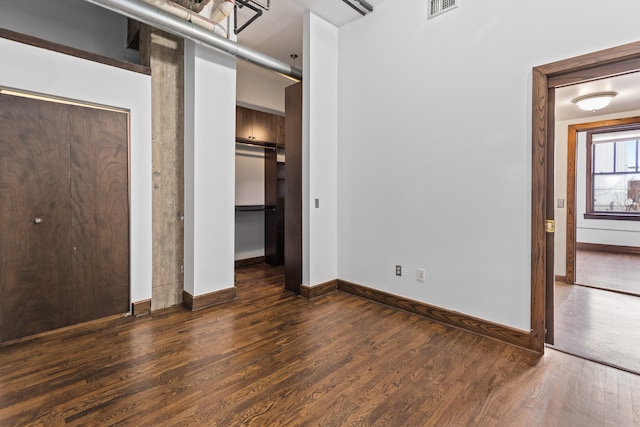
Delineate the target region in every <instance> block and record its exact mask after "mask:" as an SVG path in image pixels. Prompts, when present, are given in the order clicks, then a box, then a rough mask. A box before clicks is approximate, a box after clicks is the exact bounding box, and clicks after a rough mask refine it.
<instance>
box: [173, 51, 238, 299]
mask: <svg viewBox="0 0 640 427" xmlns="http://www.w3.org/2000/svg"><path fill="white" fill-rule="evenodd" d="M184 58H185V59H184V61H185V71H184V74H185V94H184V99H185V107H184V116H185V148H184V158H185V167H184V169H185V170H184V175H185V176H184V182H185V223H184V227H185V242H184V246H185V254H184V256H185V264H184V290H185V291H187V292H189V293H190V294H191V295H193V296H197V295H203V294H207V293H210V292H214V291H218V290H221V289H227V288H232V287H233V286H234V277H233V271H234V262H233V261H234V260H233V258H234V255H233V253H234V218H235V208H234V203H235V200H234V199H235V191H234V188H235V114H236V99H235V91H236V69H235V68H236V67H235V66H236V61H235V58H233V57H231V56H228V55H224V54H220V53H217V52H214V51H213V50H211V49H209V48H206V47H204V46H202V45H199V44H195V43H193V42H190V41H187V40H185V53H184Z"/></svg>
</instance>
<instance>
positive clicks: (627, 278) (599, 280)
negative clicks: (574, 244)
mask: <svg viewBox="0 0 640 427" xmlns="http://www.w3.org/2000/svg"><path fill="white" fill-rule="evenodd" d="M576 283H578V284H581V285H587V286H594V287H597V288H602V289H610V290H613V291H617V292H623V293H627V294H633V295H638V296H640V255H635V254H621V253H611V252H601V251H592V250H576Z"/></svg>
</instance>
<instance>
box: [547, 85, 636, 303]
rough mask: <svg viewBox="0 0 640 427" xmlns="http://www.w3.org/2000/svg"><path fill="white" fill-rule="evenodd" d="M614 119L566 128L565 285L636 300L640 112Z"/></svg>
mask: <svg viewBox="0 0 640 427" xmlns="http://www.w3.org/2000/svg"><path fill="white" fill-rule="evenodd" d="M615 79H616V81H617V83H616V84H617V85H618V87H621V88H623V87H624V85H626V84H634V85H637V82H636V80H640V73H634V74H632V75H626V76H621V77H616V78H615ZM621 80H622V83H620V82H621ZM624 80H627V81H626V82H625V81H624ZM634 82H635V83H634ZM560 90H562V89H560ZM622 90H624V89H622ZM611 115H612V114H609V116H611ZM616 115H622V116H623V117H622V118H607V119H606V120H597V121H589V122H585V123H577V124H570V125H568V126H566V127H567V130H568V134H567V138H566V140H567V149H566V152H567V165H570V167H568V168H567V174H566V176H567V181H566V182H567V186H566V187H567V192H566V194H567V203H566V204H567V212H566V218H567V219H566V224H567V236H566V239H565V241H566V265H565V271H566V282H567V283H569V284H579V285H583V286H590V287H594V288H597V289H605V290H609V291H613V292H620V293H623V294H629V295H635V296H640V221H638V220H640V203H639V202H638V201H639V200H640V191H638V190H637V189H638V188H640V179H639V178H640V173H639V171H640V169H639V165H638V146H639V145H640V117H638V115H640V110H635V111H630V112H629V111H625V112H621V113H617V114H615V113H614V114H613V116H616ZM559 126H562V122H560V123H559ZM557 133H561V132H557ZM559 142H561V141H559ZM559 145H560V146H561V145H562V144H559ZM560 146H559V147H558V150H561V149H562V148H561V147H560ZM561 169H562V168H561V167H560V166H558V168H557V170H558V171H559V170H561ZM558 181H561V180H556V182H558ZM559 197H560V196H559ZM561 246H562V245H557V247H561ZM560 269H562V266H560Z"/></svg>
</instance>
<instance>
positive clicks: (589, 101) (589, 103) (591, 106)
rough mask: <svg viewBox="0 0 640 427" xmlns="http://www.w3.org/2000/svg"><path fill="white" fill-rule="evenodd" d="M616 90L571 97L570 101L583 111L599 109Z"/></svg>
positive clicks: (605, 104) (608, 101) (611, 97)
mask: <svg viewBox="0 0 640 427" xmlns="http://www.w3.org/2000/svg"><path fill="white" fill-rule="evenodd" d="M617 94H618V93H617V92H598V93H592V94H589V95H582V96H579V97H577V98H573V99H572V100H571V102H573V103H574V104H576V105H577V106H578V107H580V108H581V109H583V110H585V111H597V110H600V109H602V108H604V107H606V106H607V105H609V103H610V102H611V100H612V99H613V97H614V96H616V95H617Z"/></svg>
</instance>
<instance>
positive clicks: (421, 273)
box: [417, 268, 425, 282]
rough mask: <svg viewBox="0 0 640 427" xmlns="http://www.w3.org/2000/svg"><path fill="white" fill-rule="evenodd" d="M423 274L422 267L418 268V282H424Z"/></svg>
mask: <svg viewBox="0 0 640 427" xmlns="http://www.w3.org/2000/svg"><path fill="white" fill-rule="evenodd" d="M424 275H425V271H424V268H419V269H418V274H417V279H418V282H424Z"/></svg>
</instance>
